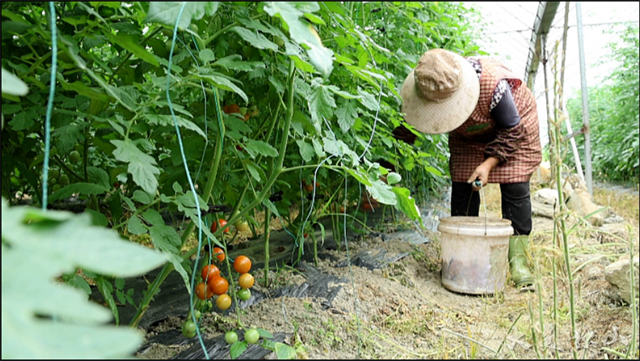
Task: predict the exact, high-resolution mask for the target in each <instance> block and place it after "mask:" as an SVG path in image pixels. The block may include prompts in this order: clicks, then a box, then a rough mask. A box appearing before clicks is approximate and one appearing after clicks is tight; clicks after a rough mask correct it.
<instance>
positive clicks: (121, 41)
mask: <svg viewBox="0 0 640 361" xmlns="http://www.w3.org/2000/svg"><path fill="white" fill-rule="evenodd" d="M104 35H105V36H106V37H107V39H109V41H110V42H111V43H114V44H118V45H120V46H121V47H123V48H125V49H126V50H127V51H129V52H130V53H132V54H133V55H135V56H136V57H137V58H138V59H140V60H143V61H146V62H147V63H149V64H151V65H153V66H159V65H160V64H159V63H158V61H157V60H156V58H155V57H154V56H153V54H151V53H150V52H148V51H147V50H146V49H145V48H143V47H142V46H140V45H139V44H138V43H137V42H136V41H135V40H134V39H132V38H131V37H130V36H128V35H127V34H123V32H122V31H121V32H119V33H118V34H117V35H116V34H113V33H111V32H110V31H105V32H104ZM99 100H102V99H99Z"/></svg>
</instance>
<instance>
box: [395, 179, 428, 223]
mask: <svg viewBox="0 0 640 361" xmlns="http://www.w3.org/2000/svg"><path fill="white" fill-rule="evenodd" d="M391 190H392V191H393V193H395V195H396V199H397V201H398V202H397V203H396V204H395V207H396V209H398V210H399V211H400V212H402V213H404V214H405V215H406V216H407V217H409V219H411V220H412V221H418V222H420V225H421V226H422V227H424V224H423V223H422V217H421V216H420V210H419V209H418V206H417V205H416V201H415V199H413V198H411V195H410V193H411V192H410V191H409V190H408V189H407V188H403V187H392V188H391Z"/></svg>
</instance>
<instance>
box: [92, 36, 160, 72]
mask: <svg viewBox="0 0 640 361" xmlns="http://www.w3.org/2000/svg"><path fill="white" fill-rule="evenodd" d="M104 35H105V36H106V37H107V39H108V40H109V41H110V42H111V43H114V44H117V45H120V46H121V47H123V48H125V49H127V51H129V52H130V53H132V54H133V55H135V56H136V57H137V58H138V59H140V60H143V61H145V62H147V63H149V64H151V65H153V66H159V65H160V64H159V63H158V61H157V60H156V58H155V56H153V54H151V53H150V52H148V51H147V50H146V49H145V48H143V47H142V46H140V45H139V44H138V43H137V42H136V41H135V40H134V39H132V38H131V37H130V36H128V35H126V34H123V33H122V32H119V33H118V34H117V35H114V34H113V33H111V32H109V31H105V32H104Z"/></svg>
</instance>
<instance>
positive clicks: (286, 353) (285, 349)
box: [275, 342, 296, 360]
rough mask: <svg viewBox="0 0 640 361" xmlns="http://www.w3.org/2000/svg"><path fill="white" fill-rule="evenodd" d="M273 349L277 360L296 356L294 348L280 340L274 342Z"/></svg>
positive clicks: (291, 358)
mask: <svg viewBox="0 0 640 361" xmlns="http://www.w3.org/2000/svg"><path fill="white" fill-rule="evenodd" d="M275 350H276V356H277V357H278V360H295V358H296V349H295V348H293V347H291V346H289V345H286V344H284V343H282V342H276V344H275Z"/></svg>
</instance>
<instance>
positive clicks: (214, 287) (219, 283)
mask: <svg viewBox="0 0 640 361" xmlns="http://www.w3.org/2000/svg"><path fill="white" fill-rule="evenodd" d="M208 285H209V289H210V290H211V292H213V294H215V295H221V294H223V293H227V291H228V290H229V282H227V280H226V279H225V278H224V277H221V276H216V277H213V278H211V279H209V281H208Z"/></svg>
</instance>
